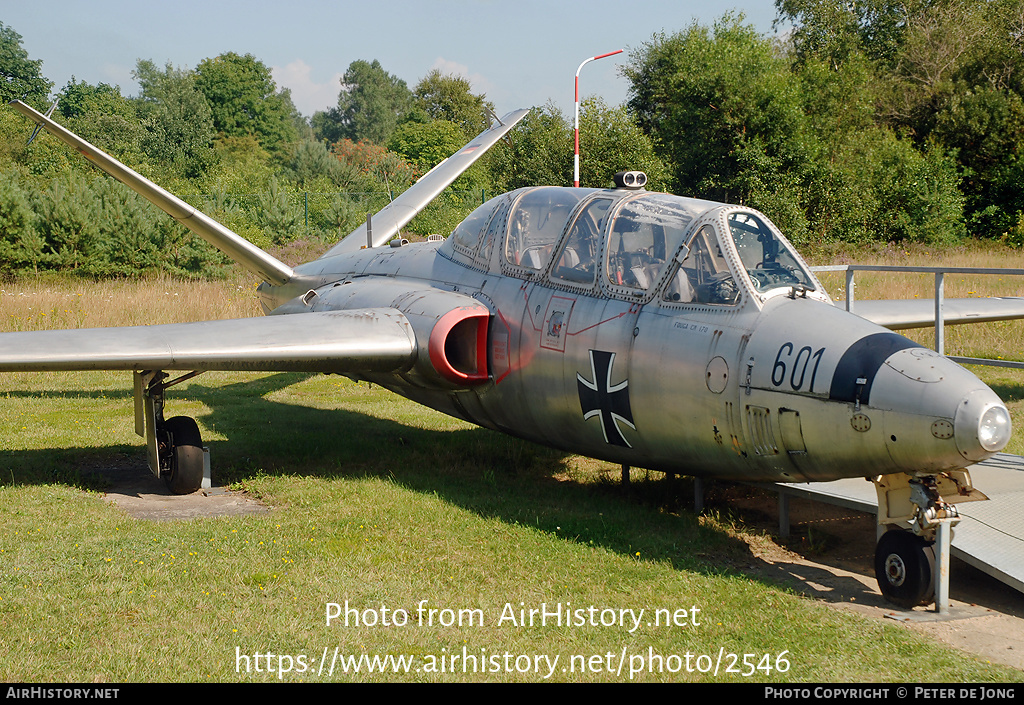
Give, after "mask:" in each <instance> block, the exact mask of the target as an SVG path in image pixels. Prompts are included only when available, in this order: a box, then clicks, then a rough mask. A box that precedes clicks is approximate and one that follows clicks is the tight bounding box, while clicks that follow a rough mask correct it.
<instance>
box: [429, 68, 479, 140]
mask: <svg viewBox="0 0 1024 705" xmlns="http://www.w3.org/2000/svg"><path fill="white" fill-rule="evenodd" d="M471 88H472V86H470V83H469V81H467V80H466V79H464V78H462V77H461V76H455V75H450V74H449V75H443V74H442V73H441V71H440V70H438V69H434V70H433V71H431V72H430V73H428V74H427V75H426V76H424V77H423V79H421V80H420V82H419V83H417V84H416V88H414V89H413V94H414V95H415V96H416V105H417V106H418V107H419V108H420V109H421V110H423V111H424V112H425V113H426V114H427V115H428V116H430V117H431V118H432V119H434V120H447V121H448V122H452V123H454V124H456V125H458V127H459V129H461V130H462V133H463V135H464V136H465V137H466V138H471V137H475V136H476V135H478V134H479V133H481V132H483V131H484V130H485V129H487V127H488V126H489V125H490V124H491V119H490V117H489V115H488V113H489V112H491V111H493V109H494V106H493V105H492V104H491V103H490V102H489V101H487V100H486V99H485V98H484V96H483V95H474V94H473V93H472V92H471Z"/></svg>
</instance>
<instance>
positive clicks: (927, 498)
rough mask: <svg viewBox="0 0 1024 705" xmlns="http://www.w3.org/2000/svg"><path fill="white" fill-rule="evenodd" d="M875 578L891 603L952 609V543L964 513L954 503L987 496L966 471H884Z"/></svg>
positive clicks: (877, 487)
mask: <svg viewBox="0 0 1024 705" xmlns="http://www.w3.org/2000/svg"><path fill="white" fill-rule="evenodd" d="M872 481H873V482H874V483H875V491H876V492H877V494H878V528H879V532H880V534H879V540H878V544H877V546H876V547H875V577H876V578H877V579H878V587H879V589H880V590H881V591H882V595H883V596H884V597H885V599H887V600H888V601H889V602H892V603H893V604H895V605H898V606H900V607H903V608H905V609H913V608H914V607H917V606H918V605H926V604H929V603H931V602H932V601H933V600H934V602H935V607H936V611H937V612H940V613H945V612H947V611H948V610H949V542H950V540H951V537H952V530H953V527H954V526H955V525H956V524H957V523H959V521H960V514H959V512H957V509H956V507H955V506H954V504H953V503H954V502H966V501H973V500H982V499H988V497H986V496H985V495H984V494H982V493H981V492H979V491H978V490H976V489H974V487H973V486H972V485H971V476H970V473H968V472H967V471H966V470H955V471H949V472H945V473H941V474H939V475H920V476H911V475H907V474H898V475H880V476H878V477H874V478H872Z"/></svg>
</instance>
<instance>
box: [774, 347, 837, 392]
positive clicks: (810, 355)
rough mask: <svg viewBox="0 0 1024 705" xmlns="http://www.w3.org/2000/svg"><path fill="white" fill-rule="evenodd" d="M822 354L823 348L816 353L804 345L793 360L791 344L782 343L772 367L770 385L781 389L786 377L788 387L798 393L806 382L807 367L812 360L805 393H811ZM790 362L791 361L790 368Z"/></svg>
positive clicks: (823, 352)
mask: <svg viewBox="0 0 1024 705" xmlns="http://www.w3.org/2000/svg"><path fill="white" fill-rule="evenodd" d="M824 354H825V348H819V349H818V350H817V351H814V350H812V349H811V347H810V346H809V345H805V346H804V347H802V348H800V350H799V351H797V353H796V358H793V343H788V342H787V343H783V344H782V347H780V348H779V352H778V354H777V355H776V356H775V364H774V365H773V366H772V384H773V385H775V386H776V387H781V386H782V385H783V383H784V382H785V381H786V377H787V376H788V377H789V386H790V387H792V388H793V391H794V392H798V391H800V389H801V387H803V386H804V382H805V381H807V367H808V365H810V362H811V360H814V367H813V368H811V379H810V382H809V383H808V385H807V391H809V392H811V393H813V392H814V379H815V378H816V377H817V376H818V365H819V364H820V363H821V357H822V355H824ZM790 360H792V366H791V367H790Z"/></svg>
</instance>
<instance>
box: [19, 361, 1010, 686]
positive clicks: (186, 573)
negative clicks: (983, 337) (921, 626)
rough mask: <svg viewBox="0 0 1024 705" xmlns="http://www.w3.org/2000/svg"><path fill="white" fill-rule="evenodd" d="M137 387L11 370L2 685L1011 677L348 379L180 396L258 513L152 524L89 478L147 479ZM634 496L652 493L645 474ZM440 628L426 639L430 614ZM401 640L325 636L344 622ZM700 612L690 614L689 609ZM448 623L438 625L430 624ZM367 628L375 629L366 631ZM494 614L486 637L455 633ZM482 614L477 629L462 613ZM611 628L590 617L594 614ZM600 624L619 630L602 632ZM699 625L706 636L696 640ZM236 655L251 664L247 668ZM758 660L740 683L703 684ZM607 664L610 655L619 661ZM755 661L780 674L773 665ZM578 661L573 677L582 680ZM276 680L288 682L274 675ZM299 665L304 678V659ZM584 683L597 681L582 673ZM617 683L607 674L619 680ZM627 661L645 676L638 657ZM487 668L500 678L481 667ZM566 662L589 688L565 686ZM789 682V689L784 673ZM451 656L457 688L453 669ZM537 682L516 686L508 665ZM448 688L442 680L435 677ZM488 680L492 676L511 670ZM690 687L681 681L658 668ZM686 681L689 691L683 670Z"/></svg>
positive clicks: (637, 499)
mask: <svg viewBox="0 0 1024 705" xmlns="http://www.w3.org/2000/svg"><path fill="white" fill-rule="evenodd" d="M129 385H130V378H128V377H127V376H126V375H118V374H101V373H96V374H69V375H63V376H56V377H55V376H53V375H49V376H48V375H28V374H25V375H13V376H10V377H7V378H5V379H4V385H3V391H2V392H0V401H2V404H3V407H2V408H3V411H2V413H0V424H2V426H0V481H2V483H3V484H2V486H0V565H2V567H3V570H2V571H0V678H2V679H3V680H7V681H108V682H118V681H132V682H136V681H198V682H204V681H268V680H277V679H278V678H279V674H277V673H276V672H272V673H268V672H267V669H266V663H267V661H266V657H265V656H263V659H262V660H261V663H260V665H261V666H263V670H262V671H261V672H259V673H256V672H249V673H245V672H242V673H240V672H238V671H237V670H236V663H241V664H243V665H244V663H245V660H244V659H242V660H239V659H237V654H247V655H249V656H250V660H249V664H250V666H251V667H253V668H254V667H255V665H256V664H255V662H254V661H253V660H252V658H251V657H252V656H253V655H254V654H256V653H259V654H261V655H265V654H267V653H272V654H274V655H275V656H281V655H288V656H291V657H293V658H295V659H297V657H298V656H299V655H304V656H305V657H306V659H307V660H306V662H305V663H306V665H308V666H316V665H318V664H319V661H320V659H321V657H322V655H323V653H324V649H328V650H329V652H330V653H331V654H333V650H334V649H335V648H336V647H337V648H338V649H339V652H340V653H341V654H350V655H357V656H358V655H360V654H363V655H367V656H374V655H379V656H384V655H388V654H390V655H393V656H397V655H405V654H408V655H411V656H415V657H416V659H417V660H416V661H415V664H414V669H417V668H418V669H423V668H424V667H428V668H429V666H430V665H431V659H432V658H436V657H438V656H445V657H448V658H449V659H450V657H451V656H452V655H457V656H459V658H460V659H461V656H462V654H463V649H465V650H466V652H467V653H468V655H470V656H477V657H480V656H487V657H490V656H497V657H499V658H498V661H497V662H493V661H485V665H488V666H489V670H490V671H491V672H488V673H475V674H474V673H469V674H464V673H463V672H462V670H461V662H458V663H457V666H459V668H458V669H457V672H455V673H452V672H444V673H439V672H426V671H423V670H420V671H416V670H414V671H413V672H410V673H408V674H395V673H390V672H389V673H387V674H372V675H371V674H368V673H366V672H365V671H364V672H362V673H359V674H351V673H349V674H343V673H341V672H340V671H339V670H337V669H336V671H335V673H334V674H333V675H331V676H326V675H324V674H313V673H303V674H299V673H294V672H293V673H290V674H287V675H285V676H284V680H287V681H321V680H336V681H345V680H358V681H393V680H407V681H442V682H450V681H464V680H467V681H535V680H541V679H542V678H543V676H544V675H545V674H546V673H547V667H546V666H545V665H544V664H543V663H541V664H539V670H538V669H535V668H534V666H533V663H532V662H531V664H530V666H529V667H528V668H527V667H526V666H525V661H524V660H523V659H522V658H521V659H520V660H519V661H518V662H517V661H515V660H514V659H513V660H511V661H509V664H510V666H511V671H510V672H506V671H505V664H506V661H505V660H504V655H505V654H506V653H508V654H513V655H516V656H529V657H531V659H532V657H534V656H547V657H551V658H553V657H554V656H558V657H559V662H558V663H557V665H556V668H555V672H554V674H553V676H552V680H557V681H587V682H590V681H612V682H624V681H628V680H629V679H630V678H629V668H630V665H631V662H630V661H628V660H627V662H626V663H625V664H624V667H623V670H622V672H621V673H616V672H614V671H615V669H616V668H617V661H618V659H619V658H620V656H621V655H622V654H623V653H625V654H626V655H627V659H628V658H629V657H634V658H635V657H641V656H642V657H647V656H649V655H650V653H652V652H653V653H654V654H658V655H660V656H661V657H663V658H666V659H667V658H669V657H670V656H673V655H674V656H676V657H677V658H678V659H680V660H679V661H678V662H677V661H675V660H672V659H669V660H668V661H665V662H664V663H665V670H666V672H661V673H649V672H643V673H640V674H636V675H635V676H634V680H637V681H654V680H670V681H726V682H742V681H752V680H756V681H787V682H790V681H813V682H818V681H828V682H857V681H947V682H949V681H967V680H970V681H1006V680H1020V679H1021V678H1022V677H1024V674H1021V673H1020V672H1018V671H1014V670H1012V669H1007V668H1002V667H999V666H994V665H991V664H987V663H984V662H982V661H980V660H978V659H975V658H972V657H969V656H966V655H963V654H960V653H959V652H956V651H954V650H952V649H947V648H942V647H939V646H936V645H935V644H933V643H931V642H929V641H928V640H927V639H925V638H923V637H920V636H918V635H916V634H915V633H913V632H910V631H908V630H906V629H905V628H903V627H901V626H898V625H895V624H892V625H890V624H883V623H880V622H878V621H868V620H864V619H861V618H857V617H855V616H851V615H847V614H844V613H841V612H838V611H836V610H834V609H831V608H828V607H826V606H823V605H821V604H818V603H816V602H814V601H811V600H808V599H806V598H802V597H799V596H796V595H793V594H790V593H789V592H787V591H786V590H784V589H780V588H778V587H776V586H774V585H772V584H769V583H765V582H762V581H760V580H757V579H754V578H751V577H748V576H747V575H744V573H743V570H744V569H745V568H746V567H747V566H750V565H753V564H756V563H757V561H758V559H757V558H756V557H754V556H752V555H751V553H750V550H749V548H748V547H747V544H746V543H744V542H743V541H741V540H739V539H738V538H737V536H736V530H737V527H735V526H733V525H732V523H731V522H729V521H727V520H724V519H720V518H715V517H714V516H711V517H700V518H698V517H696V516H694V515H693V514H691V513H689V512H687V511H685V510H682V509H681V507H684V506H685V504H686V501H685V499H683V498H685V497H686V491H685V485H683V484H682V483H669V482H665V481H662V480H661V479H659V478H658V477H656V476H654V477H651V478H646V477H644V476H642V475H641V476H640V477H634V484H633V488H632V492H631V493H630V494H629V495H628V496H627V495H625V494H624V493H623V491H622V490H621V488H620V487H619V486H618V485H617V483H616V479H617V469H616V468H614V467H612V466H608V465H606V464H601V463H596V462H593V461H589V460H586V459H583V458H578V457H574V456H566V455H564V454H560V453H557V452H555V451H550V450H547V449H544V448H540V447H537V446H533V445H530V444H527V443H523V442H520V441H517V440H513V439H509V438H506V437H504V436H501V435H499V434H495V433H492V432H490V431H486V430H483V429H479V428H475V427H472V426H470V425H468V424H465V423H462V422H460V421H457V420H454V419H451V418H448V417H445V416H442V415H439V414H437V413H434V412H432V411H429V410H426V409H423V408H422V407H419V406H416V405H415V404H412V403H411V402H407V401H405V400H402V399H400V398H399V397H396V396H394V395H392V394H390V393H388V392H386V391H383V390H381V389H380V388H378V387H371V386H369V385H366V384H355V383H352V382H349V381H348V380H345V379H342V378H335V377H324V376H311V377H307V376H304V375H294V374H287V375H285V374H281V375H240V374H239V375H234V374H217V375H215V374H208V375H204V376H201V377H199V378H197V379H195V380H192V381H191V382H190V383H187V384H184V385H181V386H180V387H176V388H175V390H174V394H173V396H172V397H171V400H170V403H169V408H168V411H169V413H172V414H178V413H188V414H194V415H195V416H196V417H197V419H198V420H199V422H200V424H201V426H202V427H203V430H204V434H205V437H206V438H207V439H208V440H209V445H210V446H211V448H212V455H213V462H214V466H215V468H216V470H215V472H216V474H217V478H218V480H221V481H225V480H226V481H230V482H233V483H235V484H236V486H238V487H241V488H244V489H245V490H247V491H249V492H251V493H252V494H254V495H256V496H259V497H260V498H262V499H263V500H264V501H265V502H267V503H268V504H269V505H271V506H272V507H273V508H274V509H273V511H272V512H271V513H269V514H266V515H261V516H248V517H236V518H219V519H198V520H190V521H177V522H152V521H142V520H135V519H132V518H129V517H128V516H126V515H125V514H124V513H122V512H121V511H120V510H118V509H117V508H116V507H113V506H110V505H109V504H108V503H106V502H105V501H104V500H103V498H102V496H101V492H102V489H103V487H102V482H101V481H98V480H96V479H95V478H94V477H93V476H92V475H90V468H93V467H96V466H99V465H103V464H104V463H107V464H110V463H117V462H123V458H124V456H128V457H130V458H133V459H135V460H136V461H137V462H139V463H140V464H141V462H142V457H143V449H142V445H141V439H138V438H137V437H135V436H134V434H133V433H132V418H131V397H130V392H129ZM634 475H636V473H634ZM423 600H426V601H427V602H426V603H423V604H424V605H425V607H428V608H434V609H437V610H439V611H438V612H436V613H435V617H436V621H435V623H434V624H426V623H420V622H418V621H417V619H416V617H417V608H418V606H419V605H420V604H421V601H423ZM346 601H348V604H349V605H350V606H352V607H354V608H356V609H358V610H359V611H360V612H361V613H362V615H365V616H370V617H373V616H377V617H378V618H379V616H380V615H381V613H382V611H383V610H384V609H385V608H386V609H387V610H389V611H390V612H391V613H392V614H394V611H395V610H405V612H406V613H407V614H408V615H409V620H408V623H407V624H405V625H403V626H381V625H379V624H378V625H376V626H365V625H360V626H355V625H349V626H345V625H344V623H343V620H342V619H338V620H335V621H334V622H333V623H332V624H330V625H328V624H327V623H326V619H325V614H326V609H327V605H328V603H338V604H341V605H344V604H345V602H346ZM521 603H522V606H524V607H525V608H527V609H529V608H540V607H541V604H542V603H546V604H547V605H549V606H551V605H553V604H557V603H561V604H562V605H563V606H564V605H565V604H566V603H571V605H570V607H571V608H576V609H579V608H584V609H586V608H589V607H591V606H593V607H595V608H597V609H599V610H603V609H606V608H609V609H615V610H618V609H632V610H639V609H641V608H643V609H645V610H647V611H648V612H647V614H648V615H649V614H650V613H651V612H650V611H651V610H655V609H663V610H667V611H669V612H671V613H674V612H675V611H676V610H681V609H686V610H688V612H686V613H685V614H686V615H688V617H689V621H688V620H683V624H684V626H671V627H667V626H649V625H648V624H647V621H648V620H647V618H646V617H645V619H644V620H643V624H642V625H641V626H640V627H639V628H638V629H636V630H635V631H634V632H632V633H630V631H629V629H628V628H623V627H618V626H601V625H590V624H583V625H570V626H564V625H563V626H555V625H551V624H548V625H547V626H540V625H534V626H521V625H515V624H512V623H510V622H508V621H505V622H504V623H502V624H499V623H498V621H499V618H500V617H501V615H502V613H503V611H504V610H505V609H506V608H505V606H506V605H510V606H511V608H512V609H515V610H518V609H519V608H520V605H521ZM694 606H696V607H697V608H698V609H699V612H698V613H696V614H693V613H691V612H689V610H691V609H692V608H693V607H694ZM445 609H447V610H451V611H452V612H449V613H443V612H440V610H445ZM367 610H369V612H367ZM460 610H462V611H465V610H479V612H478V613H473V614H479V615H481V616H482V617H483V621H484V623H483V624H479V623H473V624H469V623H464V624H462V625H461V626H460V625H458V624H440V623H438V622H440V621H441V620H442V616H443V615H444V614H448V615H449V616H454V615H457V614H459V611H460ZM463 614H464V615H465V616H468V614H469V613H465V612H464V613H463ZM599 614H600V613H599ZM606 614H610V613H606ZM694 621H696V622H698V624H693V622H694ZM236 649H237V650H238V651H237V652H236ZM720 651H721V652H723V653H725V654H730V653H735V654H738V655H739V659H740V660H739V662H738V663H737V664H735V665H737V666H738V667H739V668H740V669H741V670H742V668H743V661H742V659H743V655H744V654H754V655H756V656H755V657H753V665H754V666H757V665H760V666H761V667H762V668H761V670H755V671H754V673H753V674H752V675H751V676H749V677H744V676H742V675H740V674H737V673H726V672H724V668H725V665H727V662H723V664H724V665H723V666H722V667H721V669H723V670H721V671H720V673H719V674H718V675H717V676H716V675H714V674H713V673H701V672H698V671H696V670H695V671H694V672H688V671H687V670H686V668H685V663H686V661H685V658H686V654H690V655H691V656H690V663H691V665H692V666H693V667H694V669H696V667H697V666H698V665H699V666H703V667H705V668H706V667H707V666H708V665H709V663H710V662H708V661H707V660H705V659H702V660H701V661H700V662H698V661H697V656H699V655H707V656H709V657H710V658H711V662H714V661H716V660H717V659H718V655H719V653H720ZM608 654H611V655H612V656H611V657H609V656H608ZM765 655H767V656H768V658H767V659H766V658H765ZM574 656H575V657H576V661H575V662H573V661H571V659H572V658H573V657H574ZM277 663H278V661H275V662H274V665H275V669H276V667H277ZM292 663H293V666H294V667H296V668H298V666H299V665H300V663H299V662H298V661H297V660H295V661H293V662H292ZM582 664H585V665H587V666H588V667H587V668H585V669H583V670H582V672H581V671H580V670H579V667H580V666H581V665H582ZM609 664H610V667H611V669H612V672H609V670H608V669H609ZM632 665H634V666H637V665H638V663H637V662H636V661H633V662H632ZM492 666H493V667H494V668H491V667H492ZM570 666H575V667H576V670H575V672H574V671H572V670H563V668H565V669H569V667H570ZM776 666H785V667H787V670H786V671H785V672H779V671H778V670H776ZM449 667H450V661H449V662H448V663H446V670H450V668H449ZM517 667H518V668H521V669H522V670H518V668H517ZM436 668H437V669H440V666H439V665H438V666H436ZM494 669H497V670H496V671H495V670H494ZM668 669H674V670H676V671H677V672H675V673H670V672H667V670H668ZM680 669H681V670H680Z"/></svg>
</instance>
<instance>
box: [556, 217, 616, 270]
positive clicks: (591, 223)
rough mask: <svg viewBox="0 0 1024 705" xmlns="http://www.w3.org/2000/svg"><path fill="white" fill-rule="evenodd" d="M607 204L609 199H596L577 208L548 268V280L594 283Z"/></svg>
mask: <svg viewBox="0 0 1024 705" xmlns="http://www.w3.org/2000/svg"><path fill="white" fill-rule="evenodd" d="M611 204H612V202H611V200H610V199H607V198H598V199H595V200H593V201H591V202H590V203H588V204H587V205H585V206H584V207H583V209H582V210H580V212H579V214H578V215H577V216H576V220H574V221H573V223H572V225H571V226H570V228H569V235H568V236H567V237H566V239H565V245H563V246H562V249H561V251H559V253H558V258H557V259H556V260H555V266H554V268H553V269H552V270H551V278H552V279H558V280H561V281H565V282H571V283H573V284H588V285H589V284H593V283H594V274H595V272H596V267H595V263H596V262H597V253H598V252H599V251H600V247H601V237H602V233H603V232H604V223H605V218H607V216H608V209H609V208H610V207H611Z"/></svg>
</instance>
